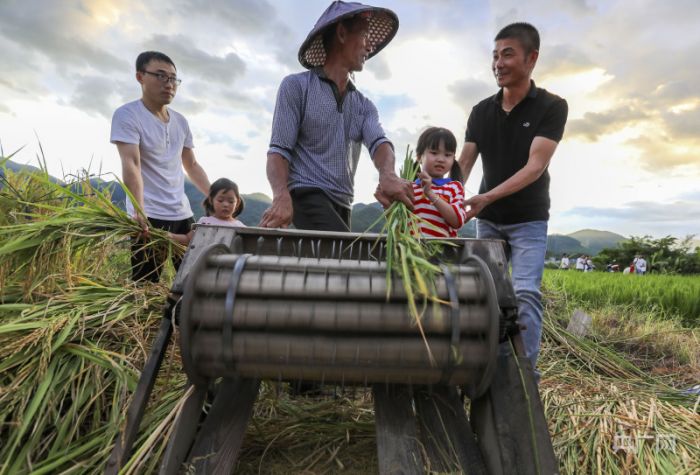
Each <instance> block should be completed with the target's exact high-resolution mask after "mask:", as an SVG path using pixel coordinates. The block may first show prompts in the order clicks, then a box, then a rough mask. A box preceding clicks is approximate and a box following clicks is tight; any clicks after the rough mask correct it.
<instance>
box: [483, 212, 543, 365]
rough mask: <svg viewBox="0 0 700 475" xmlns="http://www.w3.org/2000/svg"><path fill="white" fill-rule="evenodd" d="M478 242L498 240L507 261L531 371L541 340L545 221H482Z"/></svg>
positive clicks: (535, 361)
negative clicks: (504, 244) (504, 222)
mask: <svg viewBox="0 0 700 475" xmlns="http://www.w3.org/2000/svg"><path fill="white" fill-rule="evenodd" d="M476 236H477V237H478V238H479V239H502V240H503V241H505V242H506V246H505V251H506V257H507V259H508V261H509V262H510V267H511V280H512V281H513V288H514V289H515V296H516V297H517V299H518V320H519V321H520V324H521V325H524V326H525V330H524V331H523V332H522V337H523V343H524V346H525V352H526V356H527V357H528V358H529V359H530V361H531V362H532V368H533V369H534V368H535V364H536V363H537V356H538V355H539V353H540V340H541V338H542V293H541V292H540V284H541V283H542V272H543V271H544V256H545V253H546V251H547V221H530V222H527V223H518V224H496V223H492V222H491V221H487V220H485V219H478V220H477V221H476Z"/></svg>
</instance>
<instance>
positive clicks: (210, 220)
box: [197, 216, 246, 228]
mask: <svg viewBox="0 0 700 475" xmlns="http://www.w3.org/2000/svg"><path fill="white" fill-rule="evenodd" d="M197 224H213V225H216V226H231V227H233V228H236V227H243V228H244V227H246V226H245V224H243V222H241V221H239V220H238V219H235V218H234V220H233V221H224V220H223V219H219V218H216V217H214V216H202V217H201V218H199V221H197Z"/></svg>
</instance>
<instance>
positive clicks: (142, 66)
mask: <svg viewBox="0 0 700 475" xmlns="http://www.w3.org/2000/svg"><path fill="white" fill-rule="evenodd" d="M151 61H163V62H164V63H168V64H172V65H173V68H175V69H177V66H175V63H173V60H172V59H170V58H169V57H168V55H167V54H164V53H161V52H160V51H144V52H143V53H141V54H140V55H138V57H137V58H136V72H139V71H145V70H146V65H147V64H148V63H150V62H151Z"/></svg>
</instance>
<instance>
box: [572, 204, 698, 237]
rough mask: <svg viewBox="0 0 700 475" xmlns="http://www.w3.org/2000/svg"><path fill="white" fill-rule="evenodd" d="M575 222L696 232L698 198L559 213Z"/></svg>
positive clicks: (676, 233) (641, 230) (682, 233)
mask: <svg viewBox="0 0 700 475" xmlns="http://www.w3.org/2000/svg"><path fill="white" fill-rule="evenodd" d="M561 215H562V216H563V217H564V218H567V217H573V218H576V219H577V221H578V222H579V223H595V224H591V225H592V226H594V227H597V228H602V227H606V228H608V227H612V228H614V229H635V231H634V232H633V234H638V235H646V234H648V235H654V236H662V235H668V234H671V235H674V236H686V235H688V234H697V233H699V232H700V225H699V224H698V223H700V199H695V200H692V199H681V200H677V201H674V202H668V203H659V202H655V201H633V202H629V203H625V204H623V205H622V206H619V207H608V208H604V207H586V206H581V207H575V208H572V209H570V210H567V211H564V212H563V213H561Z"/></svg>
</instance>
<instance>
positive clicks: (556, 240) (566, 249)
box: [547, 234, 588, 257]
mask: <svg viewBox="0 0 700 475" xmlns="http://www.w3.org/2000/svg"><path fill="white" fill-rule="evenodd" d="M587 253H588V249H586V248H585V247H583V246H582V245H581V243H580V242H579V241H578V240H577V239H574V238H572V237H569V236H565V235H563V234H550V235H549V236H547V254H548V255H550V256H557V257H558V256H561V255H562V254H569V255H571V254H587Z"/></svg>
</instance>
